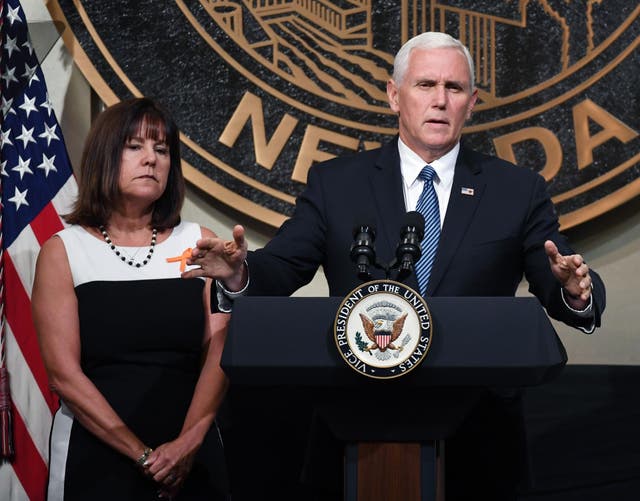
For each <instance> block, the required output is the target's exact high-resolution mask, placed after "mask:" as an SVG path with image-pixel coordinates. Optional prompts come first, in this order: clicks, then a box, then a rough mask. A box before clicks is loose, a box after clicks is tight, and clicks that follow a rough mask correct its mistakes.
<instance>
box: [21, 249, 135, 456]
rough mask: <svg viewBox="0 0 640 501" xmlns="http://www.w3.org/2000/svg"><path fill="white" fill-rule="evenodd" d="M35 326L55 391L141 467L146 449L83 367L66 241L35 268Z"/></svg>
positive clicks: (44, 253) (101, 436) (44, 252)
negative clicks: (139, 462) (65, 246)
mask: <svg viewBox="0 0 640 501" xmlns="http://www.w3.org/2000/svg"><path fill="white" fill-rule="evenodd" d="M31 307H32V312H33V321H34V324H35V328H36V331H37V333H38V340H39V343H40V351H41V353H42V358H43V360H44V364H45V367H46V369H47V373H48V376H49V385H50V387H51V389H52V390H53V391H54V392H56V393H57V394H58V396H59V397H60V398H61V399H62V400H63V401H64V402H65V404H66V405H67V406H68V407H69V408H70V409H71V411H72V412H73V415H74V416H75V418H76V419H77V420H78V421H79V422H80V424H82V426H84V427H85V428H86V429H87V430H89V431H90V432H91V433H93V434H94V435H95V436H97V437H98V438H99V439H100V440H102V441H103V442H105V443H107V444H108V445H109V446H111V447H113V448H114V449H115V450H117V451H118V452H120V453H122V454H124V455H125V456H127V457H129V458H131V459H132V460H134V461H137V460H138V459H139V458H140V457H141V456H142V454H143V452H144V449H145V444H144V443H142V442H141V441H140V439H139V438H138V437H136V436H135V435H134V433H133V432H132V431H131V430H130V429H129V428H127V426H126V425H125V424H124V422H123V421H122V420H121V419H120V417H118V415H117V414H116V412H115V411H114V410H113V408H112V407H111V406H110V405H109V403H108V402H107V401H106V400H105V398H104V397H103V396H102V394H101V393H100V392H99V391H98V389H97V388H96V387H95V385H94V384H93V383H92V382H91V381H90V380H89V378H87V376H86V375H85V374H84V372H83V371H82V369H81V367H80V327H79V320H78V302H77V298H76V294H75V290H74V287H73V279H72V277H71V269H70V268H69V262H68V258H67V253H66V250H65V248H64V244H63V243H62V240H61V239H60V238H58V237H54V238H51V239H49V240H48V241H47V242H45V244H44V245H43V246H42V249H41V250H40V254H39V256H38V260H37V263H36V273H35V280H34V284H33V291H32V295H31Z"/></svg>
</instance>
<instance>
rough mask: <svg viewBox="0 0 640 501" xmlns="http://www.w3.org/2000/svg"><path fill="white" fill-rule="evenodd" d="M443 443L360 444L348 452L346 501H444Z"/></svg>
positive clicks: (349, 446) (347, 450) (347, 448)
mask: <svg viewBox="0 0 640 501" xmlns="http://www.w3.org/2000/svg"><path fill="white" fill-rule="evenodd" d="M443 452H444V442H443V441H433V442H424V443H404V442H402V443H400V442H359V443H356V444H349V445H347V447H346V449H345V496H344V499H345V501H388V500H389V499H402V500H403V501H444V457H443V454H442V453H443Z"/></svg>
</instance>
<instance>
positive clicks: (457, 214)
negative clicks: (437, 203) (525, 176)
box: [426, 148, 486, 296]
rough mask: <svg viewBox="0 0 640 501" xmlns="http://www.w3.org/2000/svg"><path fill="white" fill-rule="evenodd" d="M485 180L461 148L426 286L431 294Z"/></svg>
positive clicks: (447, 262) (466, 222)
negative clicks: (436, 250)
mask: <svg viewBox="0 0 640 501" xmlns="http://www.w3.org/2000/svg"><path fill="white" fill-rule="evenodd" d="M485 184H486V182H485V178H484V176H483V175H482V168H481V167H480V166H479V165H477V164H476V163H473V162H471V161H470V160H469V158H468V154H466V152H465V150H464V148H462V149H461V150H460V154H459V155H458V160H457V162H456V168H455V173H454V176H453V185H452V187H451V196H450V198H449V205H448V206H447V214H446V216H445V220H444V224H443V225H442V233H441V235H440V243H439V246H438V252H437V253H436V257H435V261H434V264H433V269H432V271H431V278H430V280H429V285H428V287H427V292H426V295H427V296H432V295H434V293H435V292H436V291H437V288H438V285H439V283H440V281H441V280H442V278H443V277H444V275H445V272H446V270H447V268H448V267H449V264H450V262H451V259H452V258H453V256H454V255H455V253H456V252H457V250H458V247H459V246H460V242H461V241H462V237H463V236H464V235H465V233H466V231H467V228H468V227H469V225H470V224H471V220H472V218H473V214H474V213H475V211H476V209H477V207H478V204H479V203H480V200H481V198H482V195H483V193H484V189H485Z"/></svg>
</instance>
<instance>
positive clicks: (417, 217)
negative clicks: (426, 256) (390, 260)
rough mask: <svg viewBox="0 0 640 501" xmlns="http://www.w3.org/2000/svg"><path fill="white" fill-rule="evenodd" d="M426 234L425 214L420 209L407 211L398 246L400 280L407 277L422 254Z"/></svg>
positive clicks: (397, 257)
mask: <svg viewBox="0 0 640 501" xmlns="http://www.w3.org/2000/svg"><path fill="white" fill-rule="evenodd" d="M423 236H424V216H423V215H422V214H420V213H419V212H418V211H411V212H407V213H406V214H405V216H404V222H403V224H402V228H401V229H400V242H399V243H398V247H397V248H396V259H397V260H398V263H399V270H398V280H402V279H403V278H405V277H407V276H408V275H410V274H411V272H412V271H413V266H414V265H415V263H417V262H418V259H420V256H421V255H422V250H421V249H420V244H421V243H422V237H423Z"/></svg>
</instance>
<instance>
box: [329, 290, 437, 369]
mask: <svg viewBox="0 0 640 501" xmlns="http://www.w3.org/2000/svg"><path fill="white" fill-rule="evenodd" d="M432 331H433V327H432V323H431V313H430V312H429V308H428V306H427V303H426V302H425V301H424V299H423V298H422V297H421V296H420V294H418V293H417V292H416V291H414V290H413V289H411V288H409V287H407V286H405V285H403V284H401V283H399V282H395V281H392V280H377V281H373V282H367V283H365V284H363V285H362V286H361V287H359V288H357V289H354V290H352V291H351V292H350V293H349V294H348V295H347V296H346V297H345V299H344V301H342V303H341V304H340V307H339V308H338V312H337V314H336V319H335V323H334V336H335V342H336V345H337V347H338V351H339V352H340V354H341V355H342V358H343V359H344V360H345V362H346V363H347V364H348V365H349V366H350V367H351V368H352V369H354V370H355V371H357V372H358V373H360V374H363V375H365V376H368V377H371V378H376V379H388V378H396V377H399V376H402V375H404V374H407V373H408V372H410V371H412V370H413V369H415V368H416V367H417V366H418V365H420V363H421V362H422V360H423V359H424V357H425V356H426V355H427V352H428V351H429V348H430V346H431V338H432Z"/></svg>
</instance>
